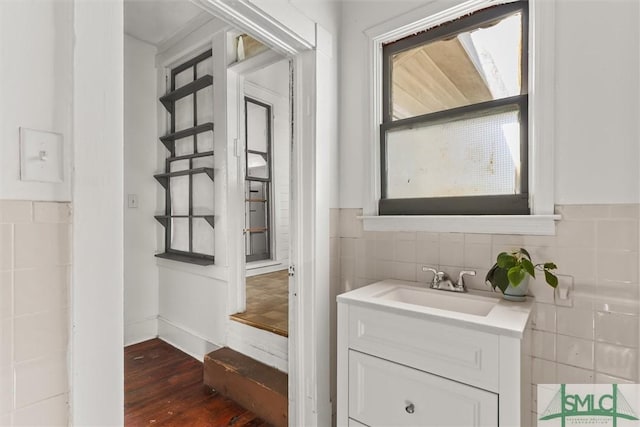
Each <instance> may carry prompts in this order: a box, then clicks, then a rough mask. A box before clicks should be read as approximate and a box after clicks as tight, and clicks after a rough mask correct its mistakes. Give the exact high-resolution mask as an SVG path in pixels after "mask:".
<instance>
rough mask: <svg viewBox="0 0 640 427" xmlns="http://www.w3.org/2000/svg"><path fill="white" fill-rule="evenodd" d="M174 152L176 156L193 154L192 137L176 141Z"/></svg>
mask: <svg viewBox="0 0 640 427" xmlns="http://www.w3.org/2000/svg"><path fill="white" fill-rule="evenodd" d="M175 151H176V156H184V155H187V154H193V137H192V136H188V137H186V138H182V139H178V140H176V142H175Z"/></svg>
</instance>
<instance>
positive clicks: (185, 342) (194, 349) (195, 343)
mask: <svg viewBox="0 0 640 427" xmlns="http://www.w3.org/2000/svg"><path fill="white" fill-rule="evenodd" d="M158 338H160V339H161V340H163V341H166V342H167V343H169V344H171V345H172V346H174V347H175V348H177V349H179V350H182V351H184V352H185V353H187V354H188V355H189V356H191V357H193V358H194V359H197V360H199V361H201V362H203V361H204V356H205V355H206V354H207V353H210V352H212V351H214V350H217V349H219V348H220V346H218V345H216V344H214V343H212V342H210V341H208V340H207V339H206V338H203V337H201V336H200V335H198V334H197V333H195V332H193V331H190V330H189V329H188V328H185V327H182V326H180V325H177V324H175V323H173V322H171V321H170V320H167V319H165V318H163V317H162V316H158Z"/></svg>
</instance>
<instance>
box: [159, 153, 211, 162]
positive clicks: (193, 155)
mask: <svg viewBox="0 0 640 427" xmlns="http://www.w3.org/2000/svg"><path fill="white" fill-rule="evenodd" d="M209 156H213V151H203V152H202V153H195V154H185V155H184V156H175V157H167V160H168V161H170V162H174V161H176V160H189V159H196V158H198V157H209Z"/></svg>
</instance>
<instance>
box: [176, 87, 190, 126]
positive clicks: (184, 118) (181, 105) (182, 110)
mask: <svg viewBox="0 0 640 427" xmlns="http://www.w3.org/2000/svg"><path fill="white" fill-rule="evenodd" d="M173 115H174V118H175V120H176V131H179V130H182V129H187V128H190V127H193V95H187V96H185V97H184V98H181V99H178V100H177V101H176V102H175V112H174V114H173Z"/></svg>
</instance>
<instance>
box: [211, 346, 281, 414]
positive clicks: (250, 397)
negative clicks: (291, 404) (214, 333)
mask: <svg viewBox="0 0 640 427" xmlns="http://www.w3.org/2000/svg"><path fill="white" fill-rule="evenodd" d="M204 383H205V384H206V385H208V386H209V387H212V388H213V389H214V390H216V391H217V392H218V393H220V394H222V395H224V396H227V397H228V398H230V399H231V400H233V401H235V402H236V403H238V404H239V405H241V406H243V407H244V408H245V409H247V410H249V411H251V412H253V413H254V414H256V415H257V416H259V417H260V418H262V419H264V420H265V421H267V422H269V423H271V424H273V425H274V426H276V427H281V426H282V427H286V426H287V425H288V422H287V419H288V383H287V374H285V373H283V372H280V371H278V370H277V369H275V368H272V367H270V366H267V365H265V364H263V363H261V362H258V361H257V360H254V359H252V358H250V357H247V356H245V355H244V354H241V353H238V352H237V351H234V350H232V349H230V348H228V347H224V348H221V349H219V350H216V351H212V352H211V353H209V354H207V355H206V356H205V358H204Z"/></svg>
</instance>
